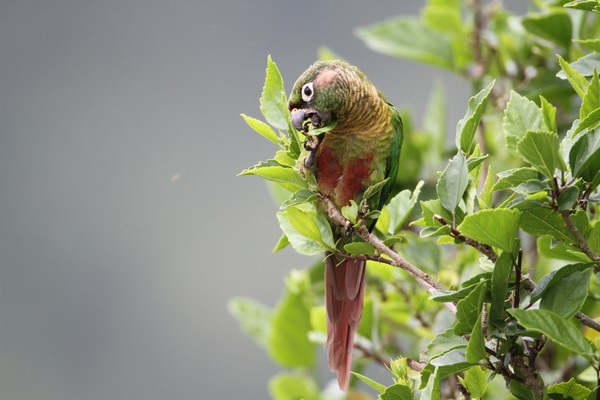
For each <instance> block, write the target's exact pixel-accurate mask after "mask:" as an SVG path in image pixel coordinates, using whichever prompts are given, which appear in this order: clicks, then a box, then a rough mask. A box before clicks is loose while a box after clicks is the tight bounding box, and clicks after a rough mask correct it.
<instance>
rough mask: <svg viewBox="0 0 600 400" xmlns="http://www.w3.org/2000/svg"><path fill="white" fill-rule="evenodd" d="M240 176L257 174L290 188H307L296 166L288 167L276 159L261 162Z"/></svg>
mask: <svg viewBox="0 0 600 400" xmlns="http://www.w3.org/2000/svg"><path fill="white" fill-rule="evenodd" d="M239 175H240V176H245V175H256V176H260V177H261V178H264V179H266V180H268V181H272V182H278V183H281V184H283V185H285V186H286V188H288V189H292V190H294V191H295V190H297V189H306V182H305V181H304V179H302V177H301V176H300V174H299V173H298V171H297V170H296V169H294V168H290V167H286V166H283V165H281V164H279V163H278V162H277V161H275V160H269V161H265V162H260V163H258V164H256V165H253V166H252V167H250V168H247V169H245V170H243V171H242V172H240V173H239Z"/></svg>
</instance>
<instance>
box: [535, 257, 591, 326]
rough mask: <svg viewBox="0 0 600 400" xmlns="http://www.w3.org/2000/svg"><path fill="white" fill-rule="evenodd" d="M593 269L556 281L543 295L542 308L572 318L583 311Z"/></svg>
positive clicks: (577, 272)
mask: <svg viewBox="0 0 600 400" xmlns="http://www.w3.org/2000/svg"><path fill="white" fill-rule="evenodd" d="M591 276H592V269H591V268H588V269H586V270H584V271H575V272H573V273H571V274H570V275H566V276H562V277H560V278H559V279H556V283H554V284H552V285H550V286H549V287H548V288H547V289H546V290H545V291H544V293H543V294H542V301H541V302H540V308H541V309H544V310H550V311H553V312H555V313H557V314H559V315H561V316H563V317H564V318H566V319H568V318H571V317H572V316H573V315H575V313H576V312H577V311H579V310H580V309H581V307H582V306H583V303H584V301H585V299H586V298H587V295H588V288H589V286H590V277H591Z"/></svg>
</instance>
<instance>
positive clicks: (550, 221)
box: [521, 207, 576, 242]
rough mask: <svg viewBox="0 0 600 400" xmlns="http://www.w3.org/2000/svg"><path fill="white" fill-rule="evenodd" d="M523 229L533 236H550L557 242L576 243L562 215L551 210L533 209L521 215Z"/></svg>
mask: <svg viewBox="0 0 600 400" xmlns="http://www.w3.org/2000/svg"><path fill="white" fill-rule="evenodd" d="M521 229H523V230H524V231H525V232H527V233H530V234H532V235H550V236H552V237H553V238H554V239H556V240H565V241H567V242H571V241H576V240H575V237H574V236H573V234H572V233H571V232H569V231H568V230H567V228H566V224H565V221H564V220H563V219H562V217H561V216H560V214H559V213H558V212H557V211H555V210H552V209H549V208H542V207H537V208H531V209H527V210H523V212H522V214H521Z"/></svg>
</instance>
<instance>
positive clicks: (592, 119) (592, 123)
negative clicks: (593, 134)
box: [573, 108, 600, 135]
mask: <svg viewBox="0 0 600 400" xmlns="http://www.w3.org/2000/svg"><path fill="white" fill-rule="evenodd" d="M599 124H600V108H597V109H595V110H594V111H592V112H590V113H589V114H588V115H586V117H585V119H583V121H581V122H579V125H577V128H575V130H573V135H577V134H578V133H579V132H583V131H585V130H586V129H594V128H596V127H597V126H598V125H599Z"/></svg>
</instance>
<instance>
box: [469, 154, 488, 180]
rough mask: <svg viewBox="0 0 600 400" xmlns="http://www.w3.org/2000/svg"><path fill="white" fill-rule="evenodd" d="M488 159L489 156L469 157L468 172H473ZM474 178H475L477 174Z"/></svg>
mask: <svg viewBox="0 0 600 400" xmlns="http://www.w3.org/2000/svg"><path fill="white" fill-rule="evenodd" d="M488 158H490V155H489V154H486V155H485V156H481V157H469V159H468V160H467V168H468V170H469V172H471V171H473V170H475V169H476V168H477V167H479V166H480V165H481V164H482V163H483V162H484V161H485V160H487V159H488ZM475 176H477V174H476V175H475Z"/></svg>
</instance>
